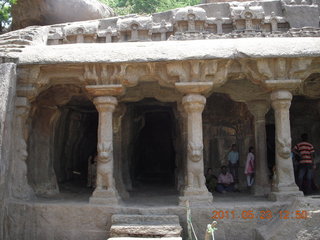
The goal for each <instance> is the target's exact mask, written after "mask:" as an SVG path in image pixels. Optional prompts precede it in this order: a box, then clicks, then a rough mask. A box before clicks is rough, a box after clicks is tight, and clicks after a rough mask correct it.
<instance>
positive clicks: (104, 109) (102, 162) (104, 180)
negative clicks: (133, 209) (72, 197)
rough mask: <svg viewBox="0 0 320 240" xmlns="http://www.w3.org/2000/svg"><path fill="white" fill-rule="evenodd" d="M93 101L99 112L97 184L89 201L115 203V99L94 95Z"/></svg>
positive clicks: (116, 200) (116, 197) (116, 195)
mask: <svg viewBox="0 0 320 240" xmlns="http://www.w3.org/2000/svg"><path fill="white" fill-rule="evenodd" d="M93 102H94V104H95V106H96V108H97V110H98V112H99V126H98V162H97V182H96V185H97V186H96V189H95V190H94V192H93V194H92V197H91V198H90V203H98V204H116V203H118V199H119V197H118V192H117V190H116V187H115V181H114V176H113V127H112V115H113V112H114V110H115V107H116V105H117V99H116V98H115V97H112V96H99V97H95V98H94V101H93Z"/></svg>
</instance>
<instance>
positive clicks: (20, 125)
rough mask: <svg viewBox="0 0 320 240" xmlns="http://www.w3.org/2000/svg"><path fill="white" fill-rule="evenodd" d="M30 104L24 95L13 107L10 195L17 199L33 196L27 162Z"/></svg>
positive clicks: (17, 99)
mask: <svg viewBox="0 0 320 240" xmlns="http://www.w3.org/2000/svg"><path fill="white" fill-rule="evenodd" d="M29 111H30V104H29V100H28V99H27V98H26V97H17V98H16V109H15V129H14V146H15V149H16V151H14V152H13V164H12V176H11V177H12V183H13V184H12V196H13V197H15V198H18V199H25V200H26V199H31V198H32V197H33V196H34V192H33V190H32V188H31V187H30V186H29V184H28V178H27V164H26V160H27V157H28V150H27V139H28V128H27V127H26V126H27V119H28V116H29Z"/></svg>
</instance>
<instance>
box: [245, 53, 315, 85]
mask: <svg viewBox="0 0 320 240" xmlns="http://www.w3.org/2000/svg"><path fill="white" fill-rule="evenodd" d="M240 63H241V64H242V67H243V70H244V71H245V72H246V74H247V77H248V78H249V79H250V80H251V81H252V82H254V83H262V84H264V85H266V86H267V87H269V88H270V87H271V88H273V87H272V82H271V81H270V79H273V80H274V81H275V82H274V83H275V84H280V83H281V81H280V80H284V82H283V84H284V85H288V86H293V85H295V81H293V80H290V81H289V82H288V79H305V78H306V77H307V76H309V75H310V67H311V64H312V59H302V58H293V59H290V58H275V59H255V60H253V59H252V60H241V61H240ZM267 80H268V81H269V84H267V83H266V81H267ZM278 80H279V81H278ZM277 81H278V82H277ZM295 87H296V86H295Z"/></svg>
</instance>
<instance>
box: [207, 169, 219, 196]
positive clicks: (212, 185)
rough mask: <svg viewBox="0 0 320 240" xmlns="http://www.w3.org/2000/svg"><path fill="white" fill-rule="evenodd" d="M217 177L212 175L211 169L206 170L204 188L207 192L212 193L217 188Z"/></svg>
mask: <svg viewBox="0 0 320 240" xmlns="http://www.w3.org/2000/svg"><path fill="white" fill-rule="evenodd" d="M217 181H218V179H217V177H216V176H215V175H213V173H212V169H211V168H208V170H207V173H206V186H207V188H208V191H209V192H214V191H215V189H216V186H217Z"/></svg>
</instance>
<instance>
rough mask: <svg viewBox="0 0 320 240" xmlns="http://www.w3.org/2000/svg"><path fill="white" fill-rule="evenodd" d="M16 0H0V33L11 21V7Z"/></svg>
mask: <svg viewBox="0 0 320 240" xmlns="http://www.w3.org/2000/svg"><path fill="white" fill-rule="evenodd" d="M16 2H17V0H0V21H1V22H0V33H2V32H3V30H4V28H6V27H8V26H9V25H10V23H11V7H12V5H13V4H15V3H16Z"/></svg>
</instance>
